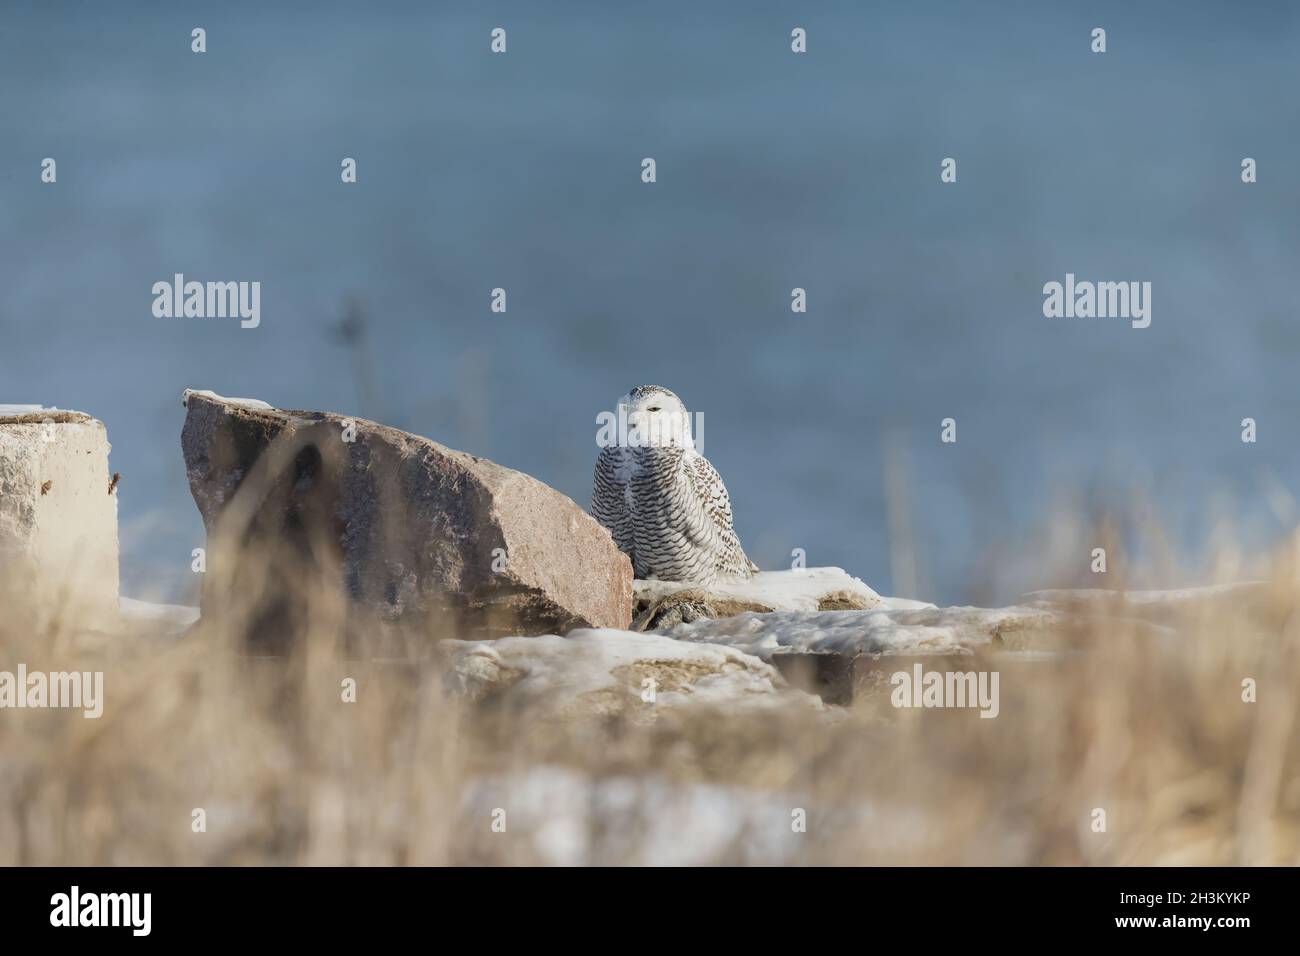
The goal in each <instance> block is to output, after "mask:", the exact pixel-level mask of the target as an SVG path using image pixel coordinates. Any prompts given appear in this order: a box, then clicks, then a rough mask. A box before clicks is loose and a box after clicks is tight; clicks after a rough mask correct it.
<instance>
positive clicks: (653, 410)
mask: <svg viewBox="0 0 1300 956" xmlns="http://www.w3.org/2000/svg"><path fill="white" fill-rule="evenodd" d="M646 411H647V412H661V411H663V409H662V408H660V407H659V406H658V405H651V406H650V407H649V408H647V409H646Z"/></svg>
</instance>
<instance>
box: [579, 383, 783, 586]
mask: <svg viewBox="0 0 1300 956" xmlns="http://www.w3.org/2000/svg"><path fill="white" fill-rule="evenodd" d="M618 406H619V407H618V422H619V434H618V436H617V439H616V440H614V441H611V442H609V443H607V444H606V445H605V448H604V449H603V450H602V451H601V453H600V457H599V458H598V459H597V460H596V475H595V480H594V483H593V488H592V492H591V513H592V515H593V516H594V517H595V519H596V520H597V521H599V522H600V523H601V524H602V525H604V526H605V527H606V528H608V529H609V531H610V533H611V534H612V535H613V536H614V541H615V542H616V543H617V544H618V546H619V548H620V549H621V550H622V551H624V552H625V553H626V554H627V556H628V557H629V558H631V559H632V569H633V571H634V572H635V573H636V576H637V577H638V578H641V579H647V578H658V579H660V580H664V581H691V582H694V583H698V584H710V583H712V582H713V581H715V580H716V579H717V578H719V577H749V576H750V575H751V574H753V573H754V572H755V571H757V570H758V568H757V567H756V566H755V565H754V563H753V562H752V561H750V560H749V558H747V557H745V552H744V550H742V548H741V547H740V539H739V538H737V537H736V531H735V529H734V528H733V527H732V524H731V499H730V498H729V497H728V496H727V489H726V486H725V485H723V483H722V478H721V477H720V476H719V475H718V473H717V471H716V470H715V469H714V467H713V466H712V465H711V464H709V460H708V459H707V458H705V457H704V456H703V455H701V454H700V453H699V452H698V451H696V450H695V443H694V440H693V439H692V436H691V425H690V416H689V413H688V412H687V411H686V406H685V405H683V404H682V400H681V399H680V398H678V397H677V396H676V395H674V394H673V393H672V392H670V391H669V390H668V389H666V388H661V387H660V386H658V385H640V386H638V387H636V388H634V389H632V391H631V392H629V393H628V394H627V395H624V396H623V397H622V398H621V399H619V402H618Z"/></svg>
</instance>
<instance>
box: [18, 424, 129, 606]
mask: <svg viewBox="0 0 1300 956" xmlns="http://www.w3.org/2000/svg"><path fill="white" fill-rule="evenodd" d="M5 410H8V411H13V409H0V411H5ZM109 450H110V446H109V443H108V433H107V431H106V430H105V428H104V424H103V422H100V421H97V420H95V419H94V418H91V417H90V416H89V415H85V414H82V413H81V412H64V411H52V410H41V411H29V412H20V413H18V414H0V574H3V575H4V580H5V584H6V588H7V591H8V594H9V600H15V599H21V600H24V601H25V602H28V601H29V602H30V604H31V610H33V611H35V612H36V613H37V615H38V619H40V620H51V619H54V618H59V619H61V620H62V621H64V622H66V623H70V624H73V625H74V626H77V627H106V628H109V627H114V626H116V624H117V615H118V551H117V547H118V545H117V494H116V491H115V489H114V488H113V484H112V478H111V476H110V473H109V467H108V453H109Z"/></svg>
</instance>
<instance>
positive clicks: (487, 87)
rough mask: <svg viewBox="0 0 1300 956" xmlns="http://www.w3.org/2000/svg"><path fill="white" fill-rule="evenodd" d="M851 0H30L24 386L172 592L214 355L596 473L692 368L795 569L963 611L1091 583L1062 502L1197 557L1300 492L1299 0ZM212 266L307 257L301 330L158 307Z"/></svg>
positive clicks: (402, 421)
mask: <svg viewBox="0 0 1300 956" xmlns="http://www.w3.org/2000/svg"><path fill="white" fill-rule="evenodd" d="M814 6H815V8H810V6H809V5H807V4H795V3H763V2H753V3H744V4H741V3H730V4H720V3H719V4H700V3H658V4H613V3H596V2H591V3H546V4H539V3H536V2H520V3H456V4H451V3H430V2H425V3H409V4H407V3H383V4H361V3H357V4H339V3H310V4H307V3H304V4H296V5H295V4H275V5H271V4H245V3H230V2H222V3H179V4H166V5H164V4H153V5H129V6H128V5H121V4H103V3H84V4H65V3H35V2H32V3H16V2H9V3H6V4H5V6H4V9H3V12H0V112H2V122H0V129H2V130H3V148H2V149H0V208H2V209H3V213H4V215H3V217H0V251H2V256H0V261H2V262H3V284H2V285H0V402H6V401H7V402H39V403H43V404H46V405H58V406H60V407H66V408H77V409H81V410H85V411H88V412H91V413H93V414H94V415H96V416H97V417H99V418H102V419H103V420H104V421H105V422H106V424H107V426H108V429H109V435H110V439H111V441H112V443H113V456H112V466H113V468H114V469H116V470H119V471H121V472H122V473H123V476H124V477H123V481H122V485H121V488H120V501H121V518H122V539H123V548H124V559H123V588H124V593H128V594H143V593H148V594H150V595H153V596H157V594H158V592H159V591H160V590H161V591H162V592H165V593H166V594H167V595H168V596H171V597H180V598H184V597H185V596H186V595H187V594H188V593H190V592H192V589H193V587H194V585H193V580H192V575H190V573H189V562H190V550H191V548H193V547H197V546H199V545H200V544H202V526H201V524H200V522H199V520H198V514H197V511H196V509H195V507H194V505H193V503H192V501H191V499H190V496H189V490H188V487H187V484H186V481H185V473H184V465H183V462H182V459H181V455H180V444H179V434H180V429H181V424H182V421H183V409H182V408H181V404H180V393H181V390H182V389H183V388H185V387H188V386H192V387H200V388H211V389H214V390H216V391H218V392H221V393H223V394H230V395H243V396H252V397H257V398H262V399H265V400H266V401H269V402H271V403H272V404H275V405H280V406H283V407H290V408H315V409H326V410H333V411H340V412H346V413H355V414H360V415H363V416H365V417H371V418H378V419H382V420H384V421H386V422H389V423H391V424H395V425H398V426H400V427H402V428H406V429H409V430H411V431H414V432H418V433H420V434H423V435H427V436H429V437H432V438H434V439H436V440H438V441H441V442H444V443H446V444H449V445H452V446H454V447H458V448H462V449H465V450H468V451H472V452H475V453H477V454H481V455H486V456H488V457H490V458H493V459H496V460H497V461H500V462H501V463H503V464H506V465H509V466H511V467H514V468H518V469H522V470H523V471H526V472H529V473H531V474H533V475H535V476H537V477H538V478H540V479H542V480H544V481H546V482H548V483H549V484H551V485H553V486H555V487H556V488H558V489H560V490H561V491H563V492H565V493H566V494H569V495H570V496H572V497H573V498H575V499H576V500H578V501H579V502H580V503H582V504H584V506H585V505H586V503H587V500H588V496H589V493H590V480H591V467H592V464H593V462H594V460H595V456H596V453H597V448H596V444H595V431H596V424H595V416H596V415H597V413H598V412H600V411H601V410H604V409H610V408H612V407H613V402H614V400H615V399H616V398H617V397H618V396H619V395H620V394H622V393H623V392H625V391H627V390H628V388H630V387H631V386H633V385H637V384H645V383H655V384H662V385H666V386H668V387H669V388H672V389H674V390H675V391H677V392H678V394H679V395H681V396H682V398H683V399H684V400H685V402H686V403H687V405H688V406H689V407H690V408H691V409H692V410H693V411H697V412H701V413H703V415H704V419H705V423H706V427H705V440H704V446H705V449H704V450H705V452H706V454H707V455H708V456H709V458H710V459H711V460H712V461H713V462H714V464H716V465H717V467H718V469H719V470H720V472H721V473H722V475H723V477H724V478H725V480H726V482H727V484H728V486H729V488H730V491H731V496H732V500H733V504H734V508H735V513H736V520H737V525H738V528H739V531H740V533H741V538H742V540H743V541H744V542H745V544H746V547H747V549H748V550H749V552H750V554H751V555H752V556H753V557H754V558H755V559H756V560H757V561H758V562H759V564H760V565H762V566H764V567H767V568H778V567H787V566H789V563H790V560H791V559H790V554H791V551H792V549H794V548H803V549H804V550H805V551H806V552H807V557H808V562H809V563H810V564H814V565H823V564H834V565H840V566H843V567H845V568H847V569H849V570H850V571H852V572H853V573H855V574H857V575H859V576H861V577H862V578H864V579H865V580H866V581H867V582H868V583H870V584H872V585H873V586H875V587H876V588H877V589H878V590H880V591H882V592H896V593H897V592H912V593H911V595H910V596H918V597H924V598H927V599H930V600H936V601H940V602H943V603H954V602H972V601H974V602H981V603H995V602H996V603H1001V602H1004V601H1006V600H1008V599H1010V598H1014V597H1015V595H1017V594H1018V593H1020V592H1021V591H1023V590H1026V589H1029V588H1034V587H1042V586H1047V585H1051V584H1059V583H1064V582H1063V580H1062V579H1063V578H1064V579H1068V580H1069V581H1073V582H1074V583H1080V582H1079V581H1078V580H1076V578H1077V577H1078V575H1077V574H1076V572H1080V573H1085V574H1086V569H1087V563H1088V558H1089V556H1088V553H1087V549H1086V548H1085V549H1084V550H1083V552H1082V553H1080V552H1079V551H1078V550H1077V548H1076V547H1075V545H1076V544H1078V542H1077V541H1075V539H1073V538H1070V537H1069V535H1066V536H1065V537H1062V536H1061V535H1062V533H1061V532H1060V529H1059V527H1058V525H1059V518H1060V515H1061V514H1062V509H1064V510H1065V511H1066V512H1068V513H1069V514H1070V515H1071V516H1072V517H1078V518H1080V520H1085V519H1086V520H1088V521H1091V520H1094V519H1095V520H1104V519H1106V518H1107V516H1110V520H1112V521H1113V522H1116V523H1117V526H1118V527H1119V528H1120V529H1121V530H1120V533H1121V535H1123V534H1124V533H1125V532H1124V530H1123V529H1124V528H1126V527H1135V526H1136V525H1137V524H1139V523H1141V522H1143V521H1146V520H1153V521H1158V522H1159V524H1160V525H1161V527H1162V528H1163V529H1164V533H1165V535H1166V536H1167V539H1168V543H1169V546H1170V548H1171V549H1172V550H1174V551H1176V552H1177V553H1179V554H1180V555H1185V556H1187V560H1188V561H1189V562H1191V563H1192V564H1193V565H1195V562H1196V560H1197V558H1196V556H1197V555H1200V554H1202V553H1204V552H1205V551H1206V550H1207V548H1208V545H1209V543H1210V542H1211V540H1212V539H1213V537H1214V534H1215V531H1214V529H1215V527H1216V526H1217V525H1216V522H1229V523H1230V524H1231V526H1232V527H1233V528H1234V529H1235V533H1237V534H1239V535H1241V536H1242V538H1243V540H1245V541H1247V542H1249V543H1251V544H1252V545H1254V546H1263V545H1266V544H1268V543H1269V542H1271V541H1274V540H1276V539H1278V538H1279V537H1280V536H1281V535H1282V534H1283V533H1285V532H1286V531H1287V530H1289V529H1290V527H1291V512H1290V503H1289V495H1290V494H1291V493H1293V492H1294V490H1295V488H1296V487H1297V484H1298V483H1300V456H1298V453H1297V449H1300V442H1298V441H1297V439H1298V438H1300V422H1298V421H1297V416H1296V408H1297V394H1298V391H1300V390H1298V389H1297V387H1296V374H1295V369H1296V362H1297V359H1298V358H1300V323H1298V322H1297V316H1296V278H1297V272H1298V270H1297V262H1300V255H1298V253H1300V233H1298V229H1300V216H1298V215H1297V213H1300V202H1298V200H1300V180H1298V179H1297V176H1296V175H1295V171H1294V168H1293V163H1294V161H1295V158H1296V157H1297V156H1300V100H1298V99H1297V95H1296V91H1297V89H1298V88H1300V54H1298V52H1297V51H1300V29H1298V27H1300V19H1297V12H1296V10H1297V8H1296V6H1295V5H1293V4H1282V3H1279V4H1264V3H1253V4H1234V3H1226V2H1225V3H1218V4H1198V3H1185V2H1180V3H1174V2H1169V3H1144V4H1141V5H1135V4H1128V3H1124V4H1089V5H1087V8H1086V9H1084V8H1083V5H1080V4H1068V5H1067V4H1059V5H1053V4H1045V3H1031V2H1025V3H996V4H971V3H960V2H953V3H931V2H907V3H903V2H899V3H872V4H869V5H868V4H862V3H819V4H816V5H814ZM1054 8H1055V9H1054ZM196 26H202V27H204V28H205V29H206V30H207V42H208V52H207V53H206V54H203V55H197V54H194V53H192V52H191V51H190V30H191V29H192V28H193V27H196ZM497 26H501V27H504V28H506V30H507V31H508V38H509V41H508V42H509V52H508V53H507V54H505V55H493V54H491V53H490V52H489V49H488V43H489V31H490V30H491V29H492V28H493V27H497ZM795 26H802V27H804V28H806V29H807V31H808V37H809V39H808V46H809V52H808V53H807V54H806V55H795V54H793V53H791V52H790V38H789V36H790V30H791V28H793V27H795ZM1095 26H1102V27H1104V28H1106V30H1107V31H1108V45H1109V51H1108V52H1107V53H1105V54H1104V55H1097V54H1093V53H1092V52H1091V51H1090V49H1089V44H1090V36H1089V34H1090V31H1091V29H1092V28H1093V27H1095ZM46 156H50V157H54V158H55V159H56V160H57V161H58V183H57V184H56V185H53V186H50V185H44V184H42V183H41V182H40V180H39V172H40V162H41V160H42V159H43V158H44V157H46ZM345 156H350V157H355V158H356V159H357V161H358V164H359V182H358V183H357V184H356V185H343V184H342V183H341V182H340V179H339V171H340V168H339V163H340V160H341V159H342V158H343V157H345ZM646 156H652V157H654V158H655V159H656V161H657V163H658V182H657V183H655V184H654V185H644V184H642V183H641V181H640V162H641V159H642V158H643V157H646ZM947 156H951V157H955V158H956V159H957V161H958V181H957V183H956V184H952V185H945V184H942V183H941V182H940V181H939V163H940V160H941V159H942V158H944V157H947ZM1245 156H1250V157H1254V158H1255V159H1256V160H1258V163H1259V182H1258V183H1257V184H1255V185H1243V184H1242V182H1241V181H1240V162H1241V159H1242V157H1245ZM175 272H183V273H184V274H185V275H186V277H187V278H190V279H197V280H200V281H203V280H260V281H261V282H262V323H261V327H260V328H258V329H256V330H243V329H240V328H239V325H238V323H237V322H235V321H231V320H199V319H155V318H154V317H153V315H152V313H151V305H152V301H153V296H152V294H151V292H150V287H151V286H152V284H153V283H154V282H156V281H159V280H170V278H171V276H172V274H173V273H175ZM1067 272H1073V273H1075V274H1076V275H1077V276H1078V277H1079V278H1080V279H1093V280H1103V279H1105V280H1140V281H1141V280H1145V281H1150V282H1151V283H1152V284H1153V321H1152V324H1151V327H1150V328H1149V329H1146V330H1134V329H1131V328H1130V327H1129V325H1128V323H1127V322H1126V321H1121V320H1095V319H1094V320H1084V319H1075V320H1068V319H1059V320H1049V319H1046V318H1044V317H1043V314H1042V286H1043V284H1044V283H1045V282H1048V281H1052V280H1057V281H1060V280H1063V279H1064V276H1065V273H1067ZM497 286H501V287H504V288H506V289H507V290H508V295H509V310H508V312H507V313H506V314H504V315H499V314H494V313H492V312H490V311H489V307H488V306H489V293H490V290H491V289H492V288H493V287H497ZM795 286H801V287H804V288H806V289H807V290H808V300H809V310H808V312H807V314H803V315H799V314H793V313H791V311H790V307H789V303H790V290H791V288H793V287H795ZM349 301H353V302H355V306H352V307H351V308H354V309H355V310H356V312H355V314H357V315H359V316H360V317H361V318H362V320H363V324H362V326H361V327H362V328H363V329H364V334H363V335H362V337H361V338H360V340H356V339H354V340H353V341H352V342H351V343H349V342H347V341H345V340H344V338H343V337H342V336H340V334H339V331H338V329H339V323H340V320H341V319H342V318H343V317H344V316H345V314H347V312H348V309H349V308H350V307H349V306H348V304H347V303H348V302H349ZM949 416H951V417H953V418H955V419H956V420H957V422H958V442H957V444H955V445H943V444H941V443H940V441H939V423H940V420H941V419H943V418H945V417H949ZM1246 416H1251V417H1254V418H1256V419H1257V420H1258V422H1259V442H1258V443H1257V444H1255V445H1244V444H1242V442H1241V441H1240V421H1241V419H1242V418H1243V417H1246ZM1053 516H1056V517H1053ZM1054 529H1055V530H1054ZM1062 541H1066V542H1069V543H1068V546H1067V547H1066V551H1065V557H1064V558H1063V559H1062V558H1061V555H1060V554H1059V553H1058V552H1059V548H1057V547H1055V546H1054V545H1053V542H1056V545H1060V543H1061V542H1062ZM1083 543H1085V544H1086V543H1087V541H1086V540H1084V542H1083ZM1071 562H1073V564H1072V563H1071ZM1084 583H1088V582H1084Z"/></svg>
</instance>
